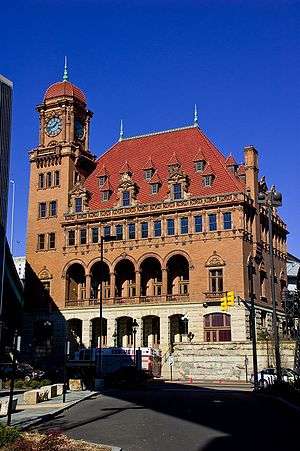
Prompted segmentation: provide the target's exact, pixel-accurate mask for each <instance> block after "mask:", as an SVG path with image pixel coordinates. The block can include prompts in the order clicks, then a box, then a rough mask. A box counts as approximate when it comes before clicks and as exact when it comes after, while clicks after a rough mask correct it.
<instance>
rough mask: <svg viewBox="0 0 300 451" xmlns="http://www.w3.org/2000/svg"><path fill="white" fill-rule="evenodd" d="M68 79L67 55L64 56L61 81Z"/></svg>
mask: <svg viewBox="0 0 300 451" xmlns="http://www.w3.org/2000/svg"><path fill="white" fill-rule="evenodd" d="M68 80H69V74H68V60H67V57H66V56H65V67H64V76H63V81H68Z"/></svg>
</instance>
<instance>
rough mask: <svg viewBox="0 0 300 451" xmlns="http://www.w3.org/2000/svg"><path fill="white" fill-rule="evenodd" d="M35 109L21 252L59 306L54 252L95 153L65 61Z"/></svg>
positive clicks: (82, 100) (82, 99)
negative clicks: (35, 141)
mask: <svg viewBox="0 0 300 451" xmlns="http://www.w3.org/2000/svg"><path fill="white" fill-rule="evenodd" d="M37 111H38V113H39V143H38V145H37V147H35V148H34V149H32V150H31V151H30V152H29V161H30V191H29V206H28V225H27V250H26V256H27V262H28V263H29V265H30V267H31V269H32V270H33V273H35V276H37V280H38V279H40V281H41V284H42V285H44V288H45V289H46V290H47V291H49V294H50V297H51V298H52V299H53V300H54V301H55V303H56V304H58V305H60V304H61V305H63V302H64V300H63V299H60V296H61V293H63V291H64V290H63V283H64V281H63V280H62V279H61V274H62V270H63V265H64V262H63V258H57V255H58V251H60V255H61V251H62V250H63V249H64V246H65V238H64V236H65V235H64V231H63V222H64V215H65V214H66V213H67V212H69V211H70V208H71V205H72V195H73V197H74V192H77V191H78V190H80V189H81V187H82V186H83V183H84V181H85V179H86V177H87V176H88V175H89V174H90V173H91V172H92V171H93V169H94V167H95V156H94V155H92V153H91V152H90V148H89V127H90V119H91V117H92V112H91V111H89V109H88V108H87V101H86V96H85V94H84V93H83V92H82V90H81V89H79V88H78V87H76V86H75V85H74V84H73V83H71V82H70V81H69V79H68V73H67V67H66V65H65V70H64V76H63V80H62V81H60V82H58V83H54V84H52V85H51V86H50V87H49V88H48V89H47V90H46V92H45V94H44V98H43V102H42V103H41V104H40V105H38V106H37ZM85 195H86V196H88V193H87V192H86V193H85ZM38 298H39V296H37V299H38ZM38 302H39V301H38Z"/></svg>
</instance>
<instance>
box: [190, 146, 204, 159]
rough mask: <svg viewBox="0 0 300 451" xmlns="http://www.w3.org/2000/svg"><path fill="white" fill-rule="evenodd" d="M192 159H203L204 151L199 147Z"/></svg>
mask: <svg viewBox="0 0 300 451" xmlns="http://www.w3.org/2000/svg"><path fill="white" fill-rule="evenodd" d="M193 161H205V157H204V153H203V152H202V150H201V147H199V149H198V151H197V153H196V155H195V156H194V158H193Z"/></svg>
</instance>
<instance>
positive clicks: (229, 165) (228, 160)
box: [225, 154, 238, 174]
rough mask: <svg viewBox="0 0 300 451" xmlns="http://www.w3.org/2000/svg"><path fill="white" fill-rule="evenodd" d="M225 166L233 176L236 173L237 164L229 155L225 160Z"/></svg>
mask: <svg viewBox="0 0 300 451" xmlns="http://www.w3.org/2000/svg"><path fill="white" fill-rule="evenodd" d="M225 164H226V167H227V168H228V169H229V171H230V172H232V173H233V174H234V173H235V172H236V170H237V168H238V164H237V162H236V161H235V159H234V157H233V156H232V155H231V154H230V155H229V156H228V157H227V158H226V160H225Z"/></svg>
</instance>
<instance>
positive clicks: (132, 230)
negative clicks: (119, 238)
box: [128, 222, 135, 240]
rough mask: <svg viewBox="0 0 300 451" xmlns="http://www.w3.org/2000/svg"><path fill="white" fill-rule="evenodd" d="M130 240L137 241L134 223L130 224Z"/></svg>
mask: <svg viewBox="0 0 300 451" xmlns="http://www.w3.org/2000/svg"><path fill="white" fill-rule="evenodd" d="M128 238H129V239H130V240H134V239H135V224H134V223H133V222H131V223H130V224H128Z"/></svg>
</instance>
